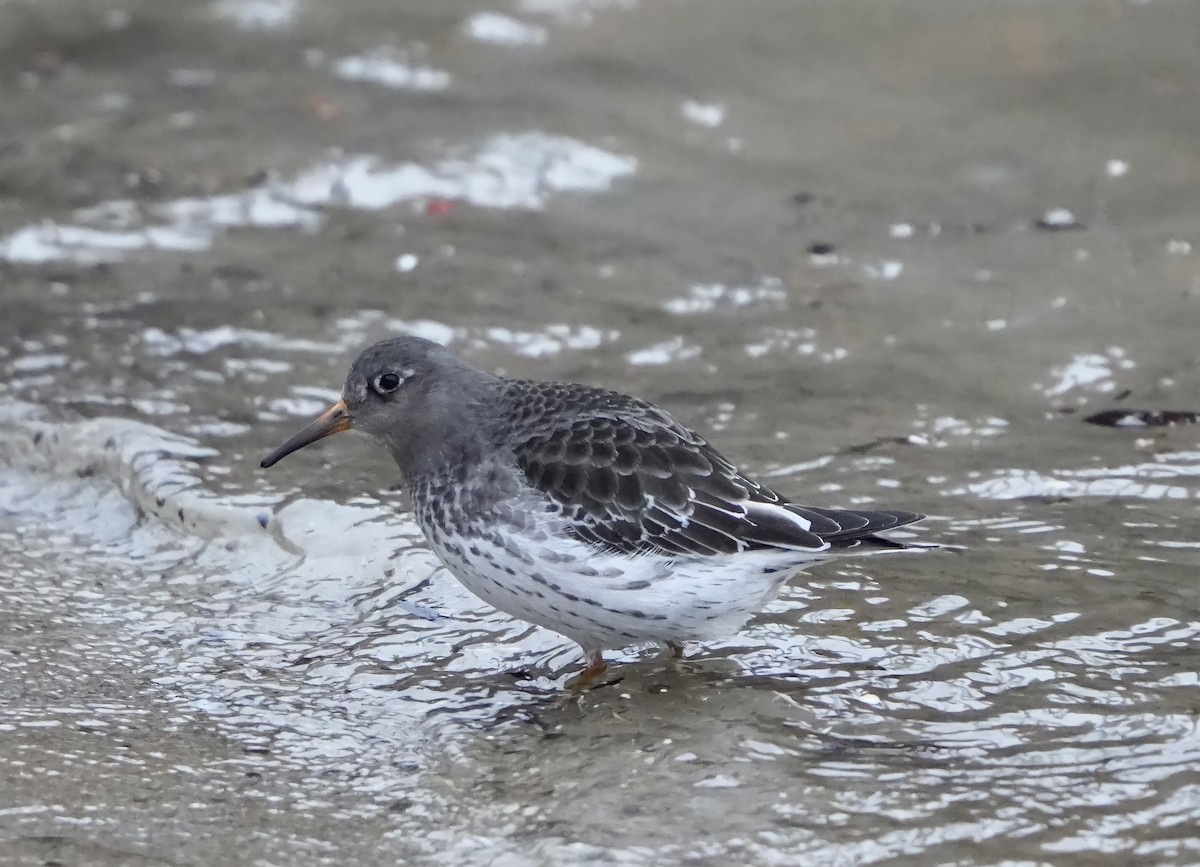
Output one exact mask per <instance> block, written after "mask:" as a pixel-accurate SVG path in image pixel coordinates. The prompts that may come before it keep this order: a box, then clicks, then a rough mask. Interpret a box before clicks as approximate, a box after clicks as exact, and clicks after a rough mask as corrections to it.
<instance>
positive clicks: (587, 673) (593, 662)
mask: <svg viewBox="0 0 1200 867" xmlns="http://www.w3.org/2000/svg"><path fill="white" fill-rule="evenodd" d="M583 654H584V655H583V658H584V659H585V660H586V661H587V666H586V667H585V668H584V669H583V671H581V672H579V674H577V675H575V676H574V677H573V678H571V679H570V680H568V681H567V689H569V690H571V692H576V693H578V692H583V691H584V690H585V689H587V688H588V687H589V686H592V685H593V684H595V682H596V681H597V680H599V679H600V678H601V677H603V676H604V672H606V671H608V663H607V662H605V661H604V654H603V653H601V652H600V651H599V650H586V649H585V650H584V652H583Z"/></svg>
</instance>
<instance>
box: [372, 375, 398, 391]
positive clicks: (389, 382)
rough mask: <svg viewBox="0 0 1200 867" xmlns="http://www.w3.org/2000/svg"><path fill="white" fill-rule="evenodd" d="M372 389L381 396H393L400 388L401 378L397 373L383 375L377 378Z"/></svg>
mask: <svg viewBox="0 0 1200 867" xmlns="http://www.w3.org/2000/svg"><path fill="white" fill-rule="evenodd" d="M371 387H372V388H374V389H375V391H377V392H378V393H379V394H391V393H392V392H393V391H395V390H396V389H398V388H399V387H400V377H399V376H398V375H397V374H395V373H381V374H379V376H377V377H375V381H374V382H373V383H371Z"/></svg>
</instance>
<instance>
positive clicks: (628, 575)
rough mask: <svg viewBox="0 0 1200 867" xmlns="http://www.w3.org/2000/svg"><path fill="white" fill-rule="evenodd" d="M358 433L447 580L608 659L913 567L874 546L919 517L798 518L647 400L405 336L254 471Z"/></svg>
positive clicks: (350, 378)
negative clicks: (394, 477)
mask: <svg viewBox="0 0 1200 867" xmlns="http://www.w3.org/2000/svg"><path fill="white" fill-rule="evenodd" d="M346 430H356V431H359V432H362V433H366V434H367V435H369V436H370V437H372V438H373V439H374V440H376V441H377V442H378V443H379V444H381V445H382V446H384V447H385V448H386V449H387V450H388V451H389V452H390V453H391V455H392V457H393V458H394V459H395V462H396V464H397V465H398V466H399V468H400V472H401V475H402V476H403V480H404V483H405V486H406V487H407V489H408V492H409V495H410V498H411V501H412V508H413V512H414V515H415V518H416V521H417V523H418V524H419V525H420V528H421V530H422V532H423V533H424V535H425V539H426V541H427V542H428V544H429V547H430V548H431V549H432V551H433V552H434V553H435V554H436V556H437V558H438V559H439V560H440V561H441V563H442V564H443V565H444V566H445V567H446V569H447V570H448V571H449V572H450V573H451V574H452V575H453V576H454V577H455V578H457V579H458V580H459V581H460V582H462V584H463V585H465V586H466V588H467V589H468V590H470V591H471V592H472V593H473V594H474V595H476V596H477V597H479V598H480V599H482V600H483V601H484V602H486V603H488V604H489V605H491V606H493V607H494V608H497V609H499V610H500V611H503V612H505V613H507V614H509V615H511V616H513V617H515V618H518V619H520V620H524V621H527V622H529V623H534V624H537V625H539V626H543V627H545V628H547V629H550V630H553V631H554V632H557V633H559V634H561V635H563V636H566V637H567V638H569V639H571V640H573V641H574V642H576V643H578V644H579V646H580V648H581V649H582V652H583V660H584V663H585V665H584V668H583V669H582V671H580V672H579V674H578V675H577V676H576V677H575V678H573V679H572V680H570V681H568V684H567V685H568V686H569V688H571V689H572V690H574V691H580V690H583V689H586V688H588V687H589V686H593V685H597V684H596V682H597V681H598V680H600V679H601V678H602V677H603V675H604V673H605V671H606V669H607V667H608V665H607V663H606V662H605V659H604V651H605V650H611V649H620V648H626V647H631V646H637V645H646V644H658V645H660V646H664V647H665V648H667V649H669V650H670V651H671V652H672V653H673V654H674V655H675V656H676V657H679V656H682V655H683V649H684V644H685V642H690V641H705V640H713V639H717V638H722V637H727V636H729V635H732V634H736V633H737V632H738V630H740V629H741V628H742V626H743V625H744V624H745V623H746V621H748V620H749V619H750V618H751V617H752V616H753V615H754V614H755V613H756V612H758V611H759V610H761V609H762V608H763V607H764V606H766V605H767V604H768V603H769V602H770V601H771V600H772V599H774V598H775V596H776V595H777V594H778V593H779V591H780V590H781V588H782V587H783V586H784V585H785V584H786V583H787V582H788V580H789V579H791V578H792V577H793V576H795V575H797V574H799V573H800V572H803V571H805V570H807V569H808V568H809V567H811V566H813V565H816V564H818V563H821V562H823V561H827V560H831V559H834V558H838V557H842V556H845V555H856V554H871V553H881V552H896V551H910V550H920V549H922V548H927V547H936V546H928V545H916V544H911V543H905V542H901V541H896V540H893V539H888V538H886V537H884V536H881V535H879V534H880V533H881V532H883V531H887V530H892V529H894V528H896V527H901V526H904V525H907V524H912V523H915V522H917V521H920V520H921V519H923V518H924V517H925V516H924V515H921V514H918V513H916V512H909V511H901V510H897V509H871V510H859V509H838V508H820V507H816V506H807V505H800V504H798V503H795V502H792V501H791V500H789V499H787V498H786V497H784V496H783V495H781V494H779V493H777V492H776V491H774V490H772V489H771V488H769V487H767V486H766V485H764V484H762V483H761V482H759V481H756V480H755V479H753V478H751V477H750V476H749V475H747V474H746V473H744V472H742V471H741V470H739V469H738V468H737V467H736V466H735V465H734V464H733V463H732V462H730V461H729V460H728V459H727V458H725V457H724V456H723V455H722V454H721V453H720V452H718V451H717V450H716V449H715V448H714V447H713V446H712V445H710V444H709V442H708V440H707V439H705V438H704V437H703V436H701V435H700V434H699V433H697V432H696V431H694V430H692V429H691V428H688V427H686V426H684V425H683V424H681V423H680V422H679V421H677V420H676V419H675V418H674V417H673V416H672V415H670V414H669V413H668V412H667V411H666V410H665V409H662V408H661V407H659V406H656V405H655V404H653V403H650V402H648V401H645V400H641V399H639V398H636V397H632V396H630V395H628V394H623V393H621V392H618V391H610V390H607V389H604V388H599V387H595V386H590V385H580V384H576V383H565V382H542V381H536V380H530V379H515V378H509V377H506V376H499V375H495V374H492V373H489V372H487V371H484V370H481V369H479V368H476V367H473V366H472V365H470V364H469V363H467V362H466V361H464V360H462V359H461V358H459V357H458V356H457V355H455V354H454V353H453V352H451V350H450V349H448V348H447V347H445V346H443V345H441V344H439V343H435V342H433V341H430V340H426V339H424V338H422V337H418V336H415V335H408V334H405V335H400V336H397V337H393V338H390V339H387V340H383V341H381V342H379V343H376V344H374V345H372V346H370V347H368V348H366V349H364V350H363V351H362V352H361V354H360V355H359V356H358V358H357V359H356V360H355V361H354V363H353V364H352V365H351V367H350V371H349V373H348V375H347V377H346V380H345V384H344V386H343V388H342V394H341V399H340V400H338V401H337V402H336V403H334V404H333V405H332V406H331V407H330V408H329V409H328V410H326V411H325V412H324V413H322V414H321V415H320V416H318V417H317V418H316V419H314V420H313V421H312V422H311V423H310V424H308V425H307V426H306V427H304V428H303V429H302V430H300V431H299V432H297V433H296V434H295V435H294V436H292V437H291V438H289V439H288V440H286V441H285V442H284V443H283V444H282V445H280V446H279V447H278V448H277V449H275V450H274V451H273V452H271V453H270V454H268V455H267V456H266V457H265V458H263V459H262V461H261V466H262V467H263V468H267V467H271V466H273V465H274V464H275V463H277V462H278V461H279V460H281V459H282V458H284V457H286V456H287V455H290V454H292V453H293V452H295V451H297V450H299V449H302V448H304V447H305V446H308V445H310V444H312V443H314V442H317V441H318V440H321V439H323V438H325V437H328V436H330V435H332V434H335V433H339V432H341V431H346Z"/></svg>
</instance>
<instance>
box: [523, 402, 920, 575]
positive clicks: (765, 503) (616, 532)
mask: <svg viewBox="0 0 1200 867" xmlns="http://www.w3.org/2000/svg"><path fill="white" fill-rule="evenodd" d="M549 387H550V386H549V385H547V386H542V391H541V392H539V394H538V401H537V402H538V403H540V404H542V407H539V408H544V407H545V405H546V404H547V403H549V404H551V405H555V409H556V410H558V411H557V412H553V413H537V417H538V418H540V419H543V420H544V419H547V418H551V417H553V418H558V419H562V420H563V421H561V423H559V424H557V425H554V426H541V427H536V426H534V427H532V429H529V430H526V431H524V432H523V435H522V436H520V437H519V438H518V440H519V441H518V444H517V445H516V447H515V452H516V456H517V461H518V464H519V466H520V467H521V470H522V471H523V472H524V474H525V478H526V480H527V481H528V482H529V484H530V485H531V486H532V487H534V488H536V489H537V490H539V491H542V492H543V493H545V494H546V495H547V496H549V497H550V499H551V500H553V501H554V502H555V503H556V504H558V506H559V507H561V508H562V510H563V514H564V515H565V516H566V517H567V518H568V520H570V521H571V522H572V525H573V527H574V530H575V532H576V534H577V535H578V536H579V537H580V538H582V539H585V540H587V541H589V542H592V543H594V544H597V545H600V546H603V547H605V548H609V549H615V550H619V551H622V552H627V553H634V552H651V551H652V552H657V553H663V554H671V555H677V554H691V555H715V554H732V553H736V552H739V551H745V550H750V549H783V550H792V551H805V552H816V551H824V550H827V549H829V548H831V547H836V548H844V547H851V546H852V544H851V543H854V542H856V541H862V540H868V539H869V540H870V541H872V542H874V541H878V542H879V543H880V544H882V545H884V546H887V545H889V544H890V545H891V546H894V547H902V546H899V545H898V543H888V542H887V541H886V540H873V539H870V537H872V535H873V534H874V533H876V532H878V531H880V530H886V529H890V528H892V527H897V526H900V525H901V524H906V523H910V522H911V521H915V520H918V519H919V518H920V517H921V516H920V515H916V514H912V513H908V512H896V511H881V512H856V511H844V510H832V509H814V508H807V507H803V506H797V505H794V504H791V503H788V502H787V501H786V500H784V499H783V498H782V497H781V496H780V495H779V494H777V493H775V492H774V491H772V490H770V489H769V488H766V487H764V486H762V485H760V484H759V483H757V482H755V481H753V480H752V479H748V478H746V477H745V476H743V475H742V474H741V473H739V472H738V470H737V468H736V467H734V466H733V464H731V463H730V462H729V461H728V460H726V459H725V458H724V457H722V456H721V455H720V454H719V453H718V452H717V451H716V449H714V448H713V447H712V446H710V445H709V444H708V443H707V442H706V441H705V440H704V439H703V438H702V437H701V436H699V435H698V434H696V433H695V432H694V431H691V430H688V429H687V428H685V427H683V426H682V425H680V424H679V423H678V422H676V421H675V420H674V419H672V418H671V417H670V416H669V415H667V414H666V413H665V412H663V411H662V410H660V409H658V408H657V407H654V406H652V405H650V404H646V403H644V402H642V401H637V400H636V399H634V398H629V397H626V396H625V395H619V394H617V393H615V392H601V391H599V390H591V389H587V390H584V391H577V392H572V393H571V394H567V395H553V394H550V395H548V394H547V392H546V389H547V388H549ZM572 388H575V389H583V387H580V386H573V387H572ZM571 398H574V399H571ZM585 398H587V399H585ZM564 409H567V410H570V411H569V412H564V411H563V410H564ZM518 415H520V413H518ZM526 417H528V416H526Z"/></svg>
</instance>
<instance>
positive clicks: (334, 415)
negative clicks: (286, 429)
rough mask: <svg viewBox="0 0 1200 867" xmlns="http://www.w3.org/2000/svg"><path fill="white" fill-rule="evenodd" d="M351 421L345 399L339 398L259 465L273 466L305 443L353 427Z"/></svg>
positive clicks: (307, 443)
mask: <svg viewBox="0 0 1200 867" xmlns="http://www.w3.org/2000/svg"><path fill="white" fill-rule="evenodd" d="M353 422H354V419H353V418H352V417H351V416H350V410H349V409H347V408H346V401H344V400H339V401H338V402H337V403H335V404H334V405H333V406H331V407H329V409H327V410H325V412H323V413H321V414H320V415H319V416H317V417H316V418H314V419H313V420H312V421H311V422H309V423H308V424H307V425H305V426H304V427H303V428H302V429H301V430H300V431H298V432H297V433H296V435H295V436H293V437H291V438H290V439H288V440H287V442H285V443H284V444H283V445H281V446H280V447H279V448H277V449H275V451H273V452H271V453H270V454H269V455H267V456H266V457H265V458H263V459H262V463H260V464H259V466H260V467H262V468H263V469H266V468H267V467H271V466H274V465H275V464H277V463H279V462H280V461H281V460H283V459H284V458H286V457H287V456H288V455H290V454H291V453H292V452H294V451H299V450H300V449H302V448H304V447H305V446H307V445H312V444H313V443H315V442H316V441H317V440H320V439H324V438H325V437H327V436H330V435H332V434H335V433H341V432H342V431H344V430H350V428H351V427H353Z"/></svg>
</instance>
